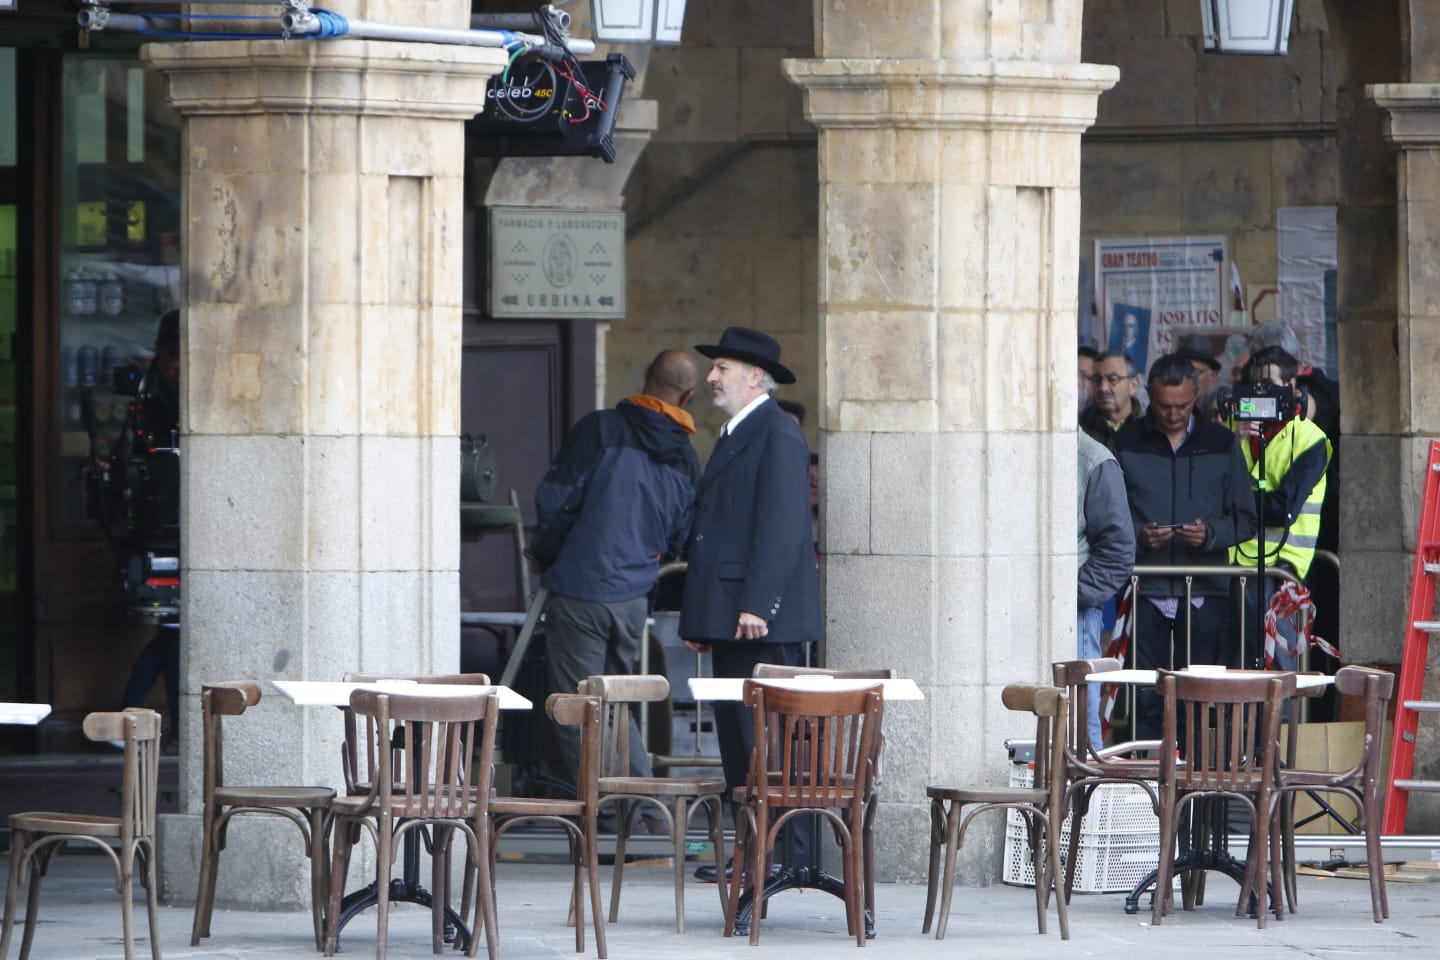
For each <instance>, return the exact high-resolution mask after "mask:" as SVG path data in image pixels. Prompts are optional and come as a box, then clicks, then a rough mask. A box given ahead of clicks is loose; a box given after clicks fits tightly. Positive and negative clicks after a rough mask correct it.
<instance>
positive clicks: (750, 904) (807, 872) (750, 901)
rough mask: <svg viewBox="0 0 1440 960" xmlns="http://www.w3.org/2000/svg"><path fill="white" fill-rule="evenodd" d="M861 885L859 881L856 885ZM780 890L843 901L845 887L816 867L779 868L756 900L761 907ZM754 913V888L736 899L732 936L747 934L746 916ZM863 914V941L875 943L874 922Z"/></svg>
mask: <svg viewBox="0 0 1440 960" xmlns="http://www.w3.org/2000/svg"><path fill="white" fill-rule="evenodd" d="M860 882H861V883H864V880H863V879H862V880H861V881H860ZM782 890H820V891H822V892H824V893H828V894H830V895H831V896H835V897H839V898H840V899H841V900H842V901H843V900H844V899H845V884H844V882H842V881H841V880H839V879H837V878H835V877H832V876H831V875H830V874H828V873H826V872H825V871H824V870H821V869H820V868H819V867H818V866H814V865H810V866H804V867H781V868H780V869H779V870H777V871H776V872H774V873H772V874H771V875H770V878H769V880H768V881H766V883H765V887H764V889H762V890H761V891H760V899H761V902H762V903H763V902H764V901H766V900H769V899H770V898H771V897H772V896H774V895H775V894H777V893H780V892H781V891H782ZM754 909H755V896H754V888H753V887H752V888H751V889H749V890H746V891H745V892H744V893H742V894H741V895H740V906H739V908H738V909H736V911H735V935H736V936H737V937H743V936H747V935H749V933H750V915H751V913H752V912H753V911H754ZM864 914H865V939H867V940H874V939H875V918H874V917H873V916H871V914H870V911H869V910H865V911H864Z"/></svg>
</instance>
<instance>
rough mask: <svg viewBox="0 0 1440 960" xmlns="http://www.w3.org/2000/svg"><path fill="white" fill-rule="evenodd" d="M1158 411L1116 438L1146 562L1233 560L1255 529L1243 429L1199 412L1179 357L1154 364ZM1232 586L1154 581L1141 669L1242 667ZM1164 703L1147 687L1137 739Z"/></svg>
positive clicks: (1157, 722) (1199, 580)
mask: <svg viewBox="0 0 1440 960" xmlns="http://www.w3.org/2000/svg"><path fill="white" fill-rule="evenodd" d="M1149 388H1150V411H1149V414H1148V415H1147V416H1145V417H1144V418H1142V419H1139V420H1134V421H1131V422H1129V423H1126V424H1125V425H1124V426H1123V427H1121V428H1120V429H1119V430H1118V431H1117V432H1116V434H1115V441H1114V447H1113V449H1114V451H1115V459H1116V460H1118V461H1120V468H1121V469H1122V470H1123V471H1124V473H1125V493H1126V496H1127V497H1128V499H1129V501H1130V520H1131V523H1132V524H1133V525H1134V527H1135V543H1136V555H1135V565H1136V566H1167V567H1197V566H1217V567H1218V566H1224V565H1225V564H1227V563H1228V562H1229V558H1228V552H1229V548H1230V547H1233V546H1235V545H1236V544H1237V543H1243V542H1245V541H1246V540H1248V539H1250V538H1251V537H1253V536H1254V535H1255V530H1256V525H1257V518H1256V513H1255V499H1254V497H1253V496H1252V495H1251V492H1250V476H1249V473H1248V472H1247V471H1246V469H1245V459H1244V457H1243V456H1242V455H1241V453H1240V447H1239V445H1238V444H1237V443H1236V441H1235V435H1234V434H1233V433H1231V432H1230V431H1229V430H1227V429H1226V428H1225V427H1223V426H1221V425H1220V424H1218V423H1214V422H1212V421H1209V420H1205V419H1203V418H1200V417H1197V416H1195V401H1196V399H1197V398H1198V395H1199V384H1198V383H1197V382H1196V377H1195V368H1194V367H1193V366H1192V365H1191V363H1190V361H1189V360H1188V359H1186V358H1185V357H1181V356H1177V355H1175V354H1170V355H1168V356H1164V357H1161V358H1160V359H1159V360H1156V361H1155V365H1154V366H1152V367H1151V368H1150V380H1149ZM1229 592H1230V584H1229V581H1228V580H1227V579H1226V578H1225V577H1195V578H1194V579H1193V580H1192V581H1190V583H1189V584H1188V586H1187V578H1186V577H1185V576H1182V575H1176V576H1169V577H1145V578H1143V579H1142V580H1141V581H1140V594H1139V596H1138V597H1137V598H1135V599H1133V600H1132V610H1133V616H1134V631H1133V635H1134V638H1135V640H1134V649H1135V658H1134V659H1135V666H1137V667H1140V668H1142V669H1154V668H1155V667H1165V668H1166V669H1179V668H1180V667H1185V666H1188V665H1189V664H1191V663H1207V664H1224V665H1226V666H1231V667H1238V666H1239V665H1240V652H1239V650H1238V649H1236V646H1235V644H1234V643H1231V642H1230V641H1229V639H1228V634H1229V626H1230V602H1229ZM1161 708H1162V704H1161V700H1160V694H1159V692H1158V691H1157V690H1154V689H1145V690H1141V691H1139V692H1138V694H1137V697H1136V714H1137V716H1136V728H1135V735H1136V737H1137V738H1139V739H1141V740H1156V739H1159V737H1160V734H1161Z"/></svg>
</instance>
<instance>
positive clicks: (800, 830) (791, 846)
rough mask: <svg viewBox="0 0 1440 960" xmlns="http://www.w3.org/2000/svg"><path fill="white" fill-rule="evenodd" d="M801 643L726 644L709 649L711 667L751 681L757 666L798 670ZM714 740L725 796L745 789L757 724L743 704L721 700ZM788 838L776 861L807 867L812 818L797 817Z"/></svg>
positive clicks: (718, 672)
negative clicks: (741, 788) (721, 770)
mask: <svg viewBox="0 0 1440 960" xmlns="http://www.w3.org/2000/svg"><path fill="white" fill-rule="evenodd" d="M804 656H805V645H804V644H801V643H763V642H759V643H757V642H755V641H753V640H724V641H720V642H717V643H715V644H714V645H712V646H711V648H710V663H711V666H712V667H713V668H714V671H715V676H717V677H748V676H750V675H751V674H752V673H754V671H755V665H756V664H757V663H778V664H784V665H786V666H792V667H796V666H799V665H800V664H802V663H804V662H805V660H804ZM715 739H716V740H717V741H719V743H720V763H721V766H722V767H723V768H724V770H725V786H726V791H725V792H726V793H727V794H731V793H733V791H734V788H735V787H743V786H744V785H745V782H746V780H747V779H748V778H749V775H750V754H751V752H752V751H753V750H754V749H755V721H754V719H753V716H752V714H751V712H750V710H749V708H747V707H746V706H745V705H744V704H743V703H739V702H737V701H726V700H721V701H717V702H716V703H715ZM785 832H786V834H787V836H782V837H781V838H780V843H779V844H777V849H776V855H775V860H776V862H777V863H781V864H784V865H786V866H804V865H807V864H808V863H809V862H810V851H811V850H812V849H814V832H815V825H814V823H813V822H812V818H811V817H796V818H795V819H794V820H791V821H790V823H789V824H788V825H787V828H786V831H785Z"/></svg>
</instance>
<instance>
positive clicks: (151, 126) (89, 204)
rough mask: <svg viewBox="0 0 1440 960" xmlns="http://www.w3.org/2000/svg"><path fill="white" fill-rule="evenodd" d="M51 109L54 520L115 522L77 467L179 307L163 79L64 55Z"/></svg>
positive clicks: (111, 423)
mask: <svg viewBox="0 0 1440 960" xmlns="http://www.w3.org/2000/svg"><path fill="white" fill-rule="evenodd" d="M61 111H62V131H63V134H62V146H61V150H62V163H61V169H60V210H59V217H58V218H57V220H58V223H59V225H60V242H61V250H60V275H59V283H60V284H61V287H62V289H60V290H59V291H58V294H59V298H58V303H59V308H60V314H61V316H60V323H59V325H58V330H59V335H58V343H57V344H56V349H55V352H54V354H53V356H54V357H55V363H56V364H57V365H58V371H57V373H58V376H57V377H56V378H55V380H54V382H55V384H56V389H55V403H56V408H55V415H54V422H55V423H57V424H58V426H59V430H58V436H57V437H56V442H55V448H54V452H55V456H56V457H57V458H58V461H59V462H58V469H57V473H56V477H57V478H58V491H57V492H58V494H59V497H58V500H57V502H56V506H57V510H56V511H55V512H54V514H53V516H55V517H56V523H57V524H58V525H59V527H60V528H61V529H62V530H67V529H68V530H77V531H78V530H79V529H82V528H87V527H88V528H90V529H93V528H94V526H95V524H97V523H99V524H100V525H102V526H107V527H108V526H113V525H115V524H117V523H121V522H122V521H123V518H122V517H120V516H117V515H115V512H116V510H117V509H119V507H117V505H116V504H114V503H112V502H109V501H108V500H107V498H106V497H104V496H101V495H99V490H98V484H97V483H96V473H97V471H96V470H95V469H93V468H91V467H89V466H88V465H89V464H92V463H94V462H97V461H99V462H104V461H106V460H108V458H109V457H110V456H111V454H112V452H113V450H114V447H115V445H116V444H117V443H119V442H120V441H121V439H122V436H123V434H124V433H125V427H126V418H127V416H128V413H129V405H130V397H129V395H128V391H127V388H126V384H131V385H133V384H134V382H135V380H136V379H137V378H138V376H139V375H142V374H143V373H144V372H145V370H146V368H147V366H148V364H149V361H150V358H151V356H152V352H153V347H154V342H155V334H156V328H157V324H158V321H159V318H160V316H161V315H162V314H163V313H164V312H165V311H167V310H169V309H171V308H172V307H174V306H176V305H177V304H178V303H179V296H180V249H179V235H180V194H179V187H180V124H179V119H178V117H177V116H176V115H175V114H174V112H173V111H172V110H171V109H170V108H169V106H168V104H167V103H166V102H165V98H164V90H163V81H162V78H161V77H159V76H158V75H156V74H155V73H153V72H152V71H148V70H146V69H144V68H143V67H142V66H141V65H140V64H139V63H138V62H137V61H136V60H135V59H133V58H129V57H127V58H119V57H115V56H113V55H93V54H83V53H77V54H73V55H71V56H69V57H67V58H66V59H65V61H64V68H63V75H62V98H61ZM3 142H4V141H3V135H0V147H3ZM57 532H58V531H57Z"/></svg>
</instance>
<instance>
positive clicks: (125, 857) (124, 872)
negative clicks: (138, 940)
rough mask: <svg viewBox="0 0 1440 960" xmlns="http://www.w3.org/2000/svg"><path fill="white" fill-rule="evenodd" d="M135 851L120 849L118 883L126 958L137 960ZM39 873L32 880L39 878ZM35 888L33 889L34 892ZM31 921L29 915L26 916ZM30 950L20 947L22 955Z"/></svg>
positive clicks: (121, 926)
mask: <svg viewBox="0 0 1440 960" xmlns="http://www.w3.org/2000/svg"><path fill="white" fill-rule="evenodd" d="M134 857H135V851H133V850H121V851H119V865H118V867H117V868H116V869H117V870H118V871H119V873H120V882H119V883H118V884H116V886H117V887H119V889H120V929H121V930H122V931H123V936H124V939H125V960H135V885H134V880H135V860H134ZM38 879H39V876H38V875H37V876H36V877H35V878H34V879H33V880H32V881H31V882H32V883H34V882H35V880H38ZM34 892H35V890H34V889H32V890H31V893H32V894H33V893H34ZM25 919H26V921H27V922H28V921H29V919H30V918H29V917H26V918H25ZM29 952H30V951H29V950H27V949H25V947H21V948H20V953H21V954H22V955H26V954H28V953H29Z"/></svg>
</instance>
